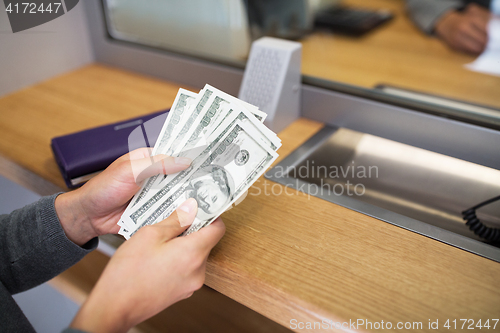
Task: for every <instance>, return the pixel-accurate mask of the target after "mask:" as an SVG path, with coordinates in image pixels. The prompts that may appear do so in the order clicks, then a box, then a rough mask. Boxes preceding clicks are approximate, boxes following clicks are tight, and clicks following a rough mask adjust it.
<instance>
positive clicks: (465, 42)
mask: <svg viewBox="0 0 500 333" xmlns="http://www.w3.org/2000/svg"><path fill="white" fill-rule="evenodd" d="M484 46H485V45H484V44H483V43H481V42H480V41H478V40H477V39H476V38H475V37H473V36H471V35H469V34H468V35H464V36H463V38H462V48H463V49H464V50H465V51H468V52H473V53H480V52H481V51H482V50H483V49H484Z"/></svg>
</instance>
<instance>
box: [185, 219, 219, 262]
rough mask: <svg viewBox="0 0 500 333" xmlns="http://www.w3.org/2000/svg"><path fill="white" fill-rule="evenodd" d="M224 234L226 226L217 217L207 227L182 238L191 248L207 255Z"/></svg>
mask: <svg viewBox="0 0 500 333" xmlns="http://www.w3.org/2000/svg"><path fill="white" fill-rule="evenodd" d="M225 232H226V226H225V225H224V222H222V219H221V218H220V217H219V218H217V219H216V220H215V221H214V222H212V223H211V224H210V225H209V226H207V227H204V228H202V229H200V230H198V231H197V232H193V233H192V234H190V235H188V236H186V237H184V239H185V240H186V241H189V242H192V244H193V246H195V247H197V248H198V249H199V250H201V251H205V252H206V253H207V255H208V253H209V252H210V250H211V249H212V248H213V247H214V246H215V245H216V244H217V243H218V242H219V241H220V240H221V238H222V236H224V233H225Z"/></svg>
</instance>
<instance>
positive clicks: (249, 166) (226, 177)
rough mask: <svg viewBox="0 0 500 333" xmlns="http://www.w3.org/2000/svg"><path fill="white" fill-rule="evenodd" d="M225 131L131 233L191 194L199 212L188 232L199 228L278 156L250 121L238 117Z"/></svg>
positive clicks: (235, 198)
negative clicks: (199, 161)
mask: <svg viewBox="0 0 500 333" xmlns="http://www.w3.org/2000/svg"><path fill="white" fill-rule="evenodd" d="M222 133H223V134H222ZM222 133H221V135H219V137H218V138H217V139H216V140H214V142H217V145H216V146H215V147H214V149H212V150H210V151H209V154H207V155H206V156H204V159H203V161H202V163H201V164H199V165H197V166H196V167H195V168H193V170H189V172H186V173H185V175H184V176H183V177H182V179H179V180H178V181H177V182H176V184H175V185H174V186H172V187H171V190H170V191H168V192H167V193H166V194H167V196H166V198H164V199H163V200H155V202H154V203H153V204H152V205H151V206H150V208H149V209H148V210H147V211H145V212H144V213H143V214H142V215H141V216H140V217H138V218H137V220H136V222H137V228H136V229H135V230H134V231H132V232H131V235H133V234H134V233H135V232H136V231H137V230H138V229H140V228H141V227H143V226H145V225H150V224H154V223H157V222H159V221H161V220H163V219H164V218H166V217H168V216H169V215H170V214H171V213H172V212H173V211H174V210H175V209H177V207H178V206H179V205H180V204H181V203H182V202H184V201H185V200H187V199H188V198H195V199H196V200H197V202H198V214H197V216H196V219H195V221H194V223H193V225H192V226H191V227H190V228H189V229H188V231H187V232H186V234H189V233H191V232H194V231H196V230H198V229H199V228H201V227H202V226H204V225H207V224H209V223H211V222H212V221H213V220H214V219H215V218H217V216H219V215H220V214H221V213H222V212H224V211H225V210H226V209H227V208H228V207H230V206H231V205H232V203H233V202H234V201H236V200H237V199H238V198H239V196H240V195H241V194H242V193H244V192H245V191H246V190H247V189H248V188H249V186H251V184H253V182H255V181H256V180H257V178H258V177H260V176H261V175H262V173H263V172H265V170H266V169H267V168H268V167H269V166H270V165H271V163H272V162H273V161H274V160H275V159H276V158H277V156H278V155H277V153H276V152H275V151H274V150H272V149H271V148H270V147H268V146H266V145H264V144H263V140H259V139H257V138H256V137H255V136H256V135H258V133H256V131H255V129H253V128H251V127H250V124H249V123H242V122H241V121H239V120H238V121H236V122H235V123H234V124H233V126H232V127H229V128H227V130H225V131H222Z"/></svg>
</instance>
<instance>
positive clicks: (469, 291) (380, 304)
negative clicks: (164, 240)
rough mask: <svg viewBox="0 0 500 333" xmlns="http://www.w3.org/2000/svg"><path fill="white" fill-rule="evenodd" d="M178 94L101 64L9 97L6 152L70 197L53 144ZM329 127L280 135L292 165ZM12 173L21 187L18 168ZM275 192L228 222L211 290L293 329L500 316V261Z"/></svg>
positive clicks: (1, 106) (4, 112)
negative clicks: (299, 324) (294, 324)
mask: <svg viewBox="0 0 500 333" xmlns="http://www.w3.org/2000/svg"><path fill="white" fill-rule="evenodd" d="M178 88H179V86H177V85H175V84H171V83H166V82H162V81H159V80H155V79H151V78H148V77H144V76H140V75H136V74H133V73H129V72H125V71H122V70H117V69H113V68H108V67H104V66H99V65H91V66H88V67H84V68H82V69H80V70H77V71H75V72H72V73H68V74H66V75H63V76H60V77H56V78H54V79H51V80H49V81H46V82H43V83H40V84H37V85H35V86H33V87H29V88H27V89H24V90H22V91H19V92H16V93H14V94H11V95H9V96H6V97H3V98H1V99H0V113H1V117H2V122H1V124H0V135H1V140H0V155H2V156H3V157H4V160H6V161H8V162H9V163H12V164H13V165H17V166H19V167H20V168H22V169H23V170H26V171H27V172H29V173H30V174H32V175H35V176H36V177H39V178H41V179H42V180H43V182H48V183H51V184H53V185H55V186H56V187H60V188H64V182H63V180H62V177H61V175H60V173H59V171H58V169H57V166H56V163H55V161H54V159H53V157H52V153H51V151H50V147H49V143H50V139H51V138H52V137H54V136H56V135H61V134H65V133H71V132H74V131H77V130H81V129H85V128H89V127H92V126H98V125H102V124H105V123H109V122H114V121H118V120H123V119H127V118H131V117H134V116H138V115H141V114H144V113H148V112H151V111H156V110H159V109H163V108H166V107H169V106H170V104H171V103H172V101H173V99H174V96H175V93H176V91H177V89H178ZM321 126H322V124H320V123H317V122H313V121H309V120H306V119H299V120H298V121H296V122H295V123H293V124H292V125H291V126H289V127H288V128H286V129H285V130H284V131H282V132H281V133H279V136H280V137H281V139H282V140H283V147H282V148H281V149H280V151H279V153H280V159H281V158H283V157H285V156H286V155H288V154H289V153H290V152H291V151H293V150H294V149H295V148H296V147H298V146H299V145H300V144H301V143H303V142H304V141H306V140H307V139H308V138H309V137H311V136H312V135H313V134H314V133H316V132H317V131H318V130H319V129H320V128H321ZM0 161H1V160H0ZM0 172H1V173H2V174H3V175H5V176H6V177H8V178H11V179H14V180H16V179H15V178H16V177H15V176H12V175H13V172H12V168H0ZM18 178H19V177H18ZM35 185H36V184H35ZM35 185H34V186H33V187H36V186H35ZM266 188H267V189H268V191H269V190H271V191H272V189H274V191H275V193H278V192H279V190H280V189H281V190H283V187H282V186H281V185H278V184H275V183H273V182H270V181H267V180H265V179H264V178H261V179H260V180H259V181H258V182H257V183H256V184H255V186H254V187H253V188H252V189H251V190H250V192H249V195H248V197H247V198H246V199H245V201H244V202H243V203H241V204H240V205H238V206H237V207H236V208H233V209H231V210H230V211H228V212H226V213H225V214H224V215H223V220H224V222H225V223H226V226H227V232H226V235H225V236H224V238H223V239H222V241H221V242H220V243H219V244H218V245H217V246H216V247H215V248H214V250H213V251H212V254H211V256H210V258H209V262H208V267H207V278H206V284H207V285H208V286H209V287H211V288H213V289H215V290H217V291H218V292H220V293H222V294H224V295H226V296H228V297H230V298H232V299H233V300H235V301H236V302H239V303H241V304H243V305H245V306H247V307H249V308H251V309H253V310H255V311H257V312H259V313H261V314H263V315H264V316H266V317H268V318H270V319H272V320H273V321H275V322H277V323H279V324H281V325H283V326H285V327H290V321H291V320H293V319H296V320H298V321H321V320H323V319H325V320H333V321H341V322H344V321H349V320H354V321H356V320H357V319H364V320H366V319H367V320H369V321H372V322H380V321H382V320H383V321H384V322H387V321H391V322H393V323H394V324H396V323H397V322H400V321H401V322H407V321H410V322H416V321H420V322H422V323H423V330H424V331H428V330H429V329H428V326H427V325H428V321H429V319H431V320H433V321H435V320H436V319H438V320H439V322H440V323H441V324H442V323H444V322H445V321H446V319H452V320H453V319H460V318H471V319H475V320H478V319H483V321H484V320H486V319H488V318H490V319H492V318H498V316H499V313H500V286H499V284H498V277H499V276H500V264H498V263H496V262H493V261H491V260H488V259H484V258H481V257H479V256H476V255H473V254H470V253H468V252H465V251H462V250H459V249H457V248H454V247H451V246H448V245H445V244H443V243H440V242H438V241H434V240H431V239H429V238H426V237H424V236H420V235H417V234H415V233H412V232H409V231H406V230H403V229H401V228H398V227H396V226H393V225H390V224H388V223H385V222H381V221H379V220H377V219H374V218H371V217H368V216H365V215H363V214H360V213H356V212H354V211H351V210H349V209H346V208H343V207H340V206H337V205H335V204H332V203H329V202H326V201H323V200H321V199H318V198H315V197H308V196H307V195H305V194H302V193H299V192H296V191H292V190H291V189H288V193H289V195H284V194H281V195H273V194H271V195H264V190H265V189H266ZM35 190H36V188H35ZM259 191H260V192H261V194H260V195H256V194H257V193H258V192H259ZM39 192H40V193H43V194H47V193H46V192H47V190H46V188H43V189H41V190H40V191H39ZM102 263H103V261H102V260H101V259H99V260H98V261H97V263H96V265H95V266H96V267H97V268H99V267H100V266H102ZM85 267H87V268H85V269H92V267H93V265H92V264H90V265H89V264H88V263H87V264H86V266H85ZM85 269H84V270H85ZM89 274H90V273H89ZM92 276H93V275H92ZM87 288H88V287H87ZM221 320H222V319H221ZM303 331H307V330H303ZM416 331H417V330H416ZM418 331H420V330H418Z"/></svg>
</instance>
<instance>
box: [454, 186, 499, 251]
mask: <svg viewBox="0 0 500 333" xmlns="http://www.w3.org/2000/svg"><path fill="white" fill-rule="evenodd" d="M497 200H500V195H499V196H498V197H494V198H491V199H490V200H486V201H485V202H481V203H480V204H478V205H476V206H474V207H472V208H469V209H467V210H464V211H463V212H462V216H463V218H464V220H465V221H467V223H465V225H466V226H468V227H469V229H470V230H472V231H474V233H475V234H476V235H478V236H479V237H481V238H483V239H485V240H487V241H489V242H500V229H497V228H490V227H487V226H485V225H484V224H483V223H482V222H481V221H479V219H478V218H477V216H476V209H479V208H481V207H483V206H486V205H488V204H490V203H492V202H495V201H497Z"/></svg>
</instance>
